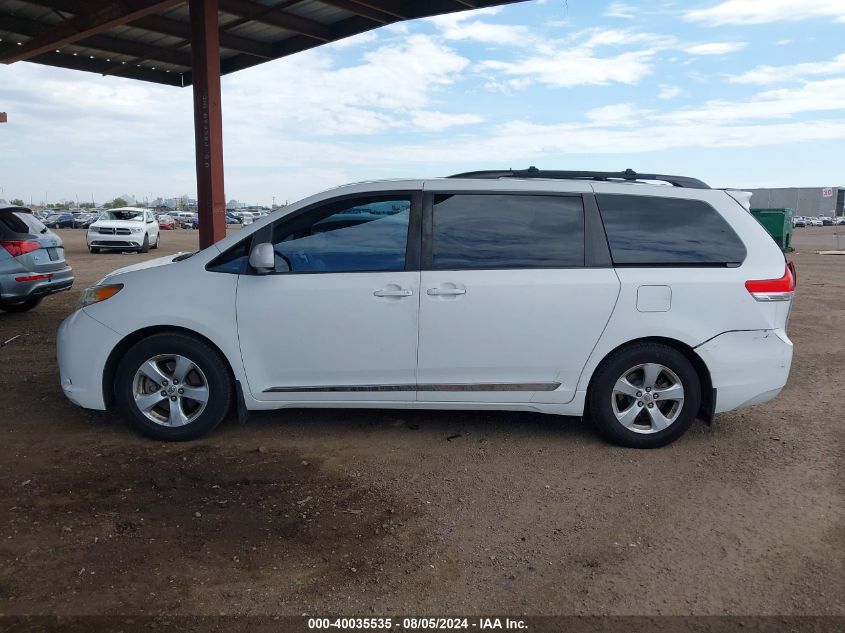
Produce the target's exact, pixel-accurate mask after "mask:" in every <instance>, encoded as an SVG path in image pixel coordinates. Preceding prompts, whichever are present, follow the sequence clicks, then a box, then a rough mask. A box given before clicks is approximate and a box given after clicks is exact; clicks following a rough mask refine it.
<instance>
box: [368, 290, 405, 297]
mask: <svg viewBox="0 0 845 633" xmlns="http://www.w3.org/2000/svg"><path fill="white" fill-rule="evenodd" d="M413 294H414V291H413V290H405V289H404V288H399V289H389V290H388V289H387V288H382V289H381V290H376V291H375V292H373V296H375V297H410V296H411V295H413Z"/></svg>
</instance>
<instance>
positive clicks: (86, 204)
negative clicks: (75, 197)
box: [79, 202, 94, 209]
mask: <svg viewBox="0 0 845 633" xmlns="http://www.w3.org/2000/svg"><path fill="white" fill-rule="evenodd" d="M79 208H80V209H93V208H94V203H93V202H83V203H82V204H80V205H79Z"/></svg>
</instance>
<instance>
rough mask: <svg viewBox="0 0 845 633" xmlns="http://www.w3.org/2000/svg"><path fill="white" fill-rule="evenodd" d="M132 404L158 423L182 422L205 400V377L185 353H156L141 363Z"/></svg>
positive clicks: (199, 412)
mask: <svg viewBox="0 0 845 633" xmlns="http://www.w3.org/2000/svg"><path fill="white" fill-rule="evenodd" d="M132 395H133V396H134V399H135V406H137V407H138V410H139V411H140V412H141V413H142V414H143V415H144V417H146V418H147V419H148V420H150V421H151V422H154V423H155V424H159V425H161V426H168V427H177V426H185V425H186V424H190V423H191V422H193V421H194V420H196V419H197V418H198V417H199V416H200V415H202V412H203V411H205V407H206V405H207V404H208V399H209V389H208V380H207V379H206V377H205V374H204V373H203V371H202V369H200V368H199V366H198V365H197V364H196V363H194V362H193V361H192V360H191V359H189V358H188V357H186V356H180V355H178V354H159V355H157V356H153V357H152V358H150V359H148V360H147V361H146V362H144V363H142V364H141V366H140V367H139V368H138V370H137V371H136V372H135V377H134V379H133V381H132Z"/></svg>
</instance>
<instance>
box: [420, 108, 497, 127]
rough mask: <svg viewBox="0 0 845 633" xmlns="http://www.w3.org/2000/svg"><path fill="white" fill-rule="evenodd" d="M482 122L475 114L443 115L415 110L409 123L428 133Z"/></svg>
mask: <svg viewBox="0 0 845 633" xmlns="http://www.w3.org/2000/svg"><path fill="white" fill-rule="evenodd" d="M483 120H484V118H483V117H481V116H478V115H477V114H445V113H443V112H437V111H430V110H417V111H415V112H413V113H412V116H411V123H413V124H414V125H415V126H417V127H419V128H422V129H424V130H427V131H430V132H442V131H443V130H445V129H446V128H450V127H453V126H456V125H472V124H476V123H481V122H482V121H483Z"/></svg>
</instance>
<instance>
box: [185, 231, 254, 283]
mask: <svg viewBox="0 0 845 633" xmlns="http://www.w3.org/2000/svg"><path fill="white" fill-rule="evenodd" d="M251 244H252V236H250V237H247V238H245V239H243V240H241V241H240V242H239V243H238V244H237V245H236V246H233V247H232V248H230V249H229V250H227V251H226V252H225V253H223V254H222V255H220V256H219V257H217V258H215V259H214V260H212V261H211V262H210V263H209V264H208V266H207V270H210V271H211V272H215V273H234V274H236V275H242V274H244V273H246V272H247V268H248V266H247V264H248V263H249V248H250V245H251ZM174 261H175V260H174Z"/></svg>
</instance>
